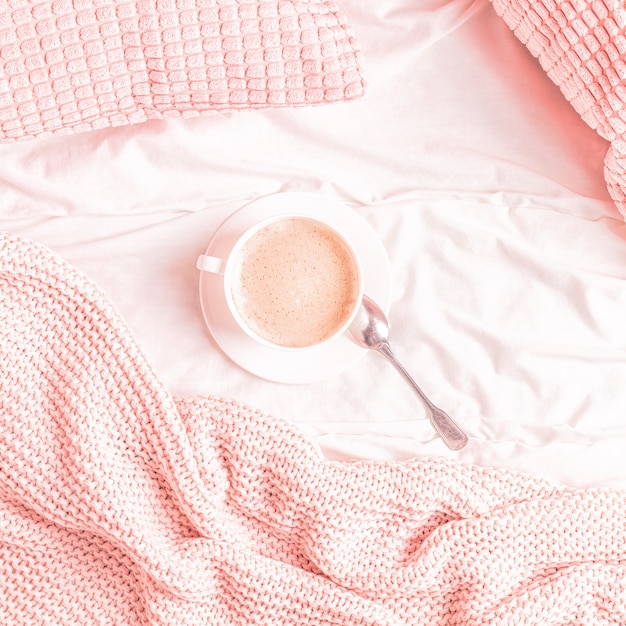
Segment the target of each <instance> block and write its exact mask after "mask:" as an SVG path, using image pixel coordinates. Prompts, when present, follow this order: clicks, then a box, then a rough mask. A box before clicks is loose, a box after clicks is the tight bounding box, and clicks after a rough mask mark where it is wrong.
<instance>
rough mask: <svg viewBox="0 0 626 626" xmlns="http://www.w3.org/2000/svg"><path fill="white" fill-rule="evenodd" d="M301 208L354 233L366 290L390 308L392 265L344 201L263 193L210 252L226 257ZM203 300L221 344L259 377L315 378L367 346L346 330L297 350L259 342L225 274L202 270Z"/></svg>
mask: <svg viewBox="0 0 626 626" xmlns="http://www.w3.org/2000/svg"><path fill="white" fill-rule="evenodd" d="M294 209H297V211H298V213H300V212H302V213H304V214H306V215H310V216H312V217H318V218H319V219H321V220H322V221H325V222H326V223H328V224H329V225H330V226H335V227H336V228H339V227H342V226H343V228H348V229H349V230H350V231H351V232H352V233H353V235H354V242H355V245H356V247H357V252H358V253H359V255H360V257H361V264H362V266H363V274H364V282H365V293H366V294H367V295H368V296H370V297H371V298H372V299H374V300H375V301H376V302H377V303H378V304H379V306H380V307H381V308H382V309H383V310H384V311H385V313H388V312H389V307H390V305H391V268H390V266H389V259H388V258H387V254H386V252H385V249H384V247H383V245H382V243H381V241H380V239H379V238H378V235H377V234H376V232H375V231H374V230H373V229H372V227H371V226H370V225H369V224H368V223H367V222H366V221H364V220H363V219H362V218H361V217H360V216H359V215H357V214H356V213H354V212H353V211H351V210H350V209H348V208H347V207H346V206H345V205H344V204H342V203H341V202H339V201H337V200H334V199H332V198H328V197H326V196H323V195H318V194H314V193H301V192H288V193H279V194H274V195H270V196H265V197H263V198H260V199H259V200H255V201H253V202H251V203H250V204H247V205H246V206H244V207H242V208H241V209H239V210H238V211H236V212H235V213H233V214H232V215H231V216H230V217H229V218H228V219H226V221H224V222H223V223H222V225H221V226H220V227H219V228H218V230H217V231H216V233H215V234H214V236H213V238H212V239H211V241H210V243H209V246H208V248H207V251H206V254H207V255H211V256H217V257H221V258H225V257H226V256H227V255H228V253H229V251H230V250H231V248H232V247H233V245H234V243H235V241H236V240H237V239H238V238H239V236H240V235H242V234H243V233H244V232H245V231H246V230H247V229H248V228H250V227H251V226H253V225H254V224H256V223H257V222H259V221H261V220H263V219H266V218H268V217H272V216H274V215H284V214H288V213H292V212H293V211H294ZM200 303H201V306H202V313H203V315H204V320H205V322H206V325H207V326H208V328H209V331H210V332H211V334H212V335H213V338H214V339H215V341H216V343H217V344H218V346H219V347H220V348H221V349H222V350H223V351H224V353H225V354H226V355H227V356H228V357H230V358H231V359H232V360H233V361H234V362H235V363H237V364H238V365H239V366H240V367H242V368H243V369H245V370H247V371H248V372H250V373H251V374H254V375H255V376H259V377H260V378H264V379H266V380H271V381H274V382H281V383H294V384H298V383H311V382H315V381H318V380H322V379H324V378H329V377H331V376H335V375H337V374H339V373H340V372H342V371H344V370H346V369H347V368H349V367H350V366H351V365H353V364H354V363H356V362H357V361H358V360H359V359H360V358H362V357H363V356H364V355H365V354H367V352H368V350H366V349H364V348H361V347H359V346H357V345H356V344H355V343H354V341H353V340H352V339H350V337H349V336H348V335H347V334H344V335H341V336H339V337H337V338H336V339H334V340H333V341H330V342H327V343H325V344H322V345H320V346H315V347H313V348H306V349H303V350H297V351H287V350H281V349H279V348H271V347H267V346H264V345H261V344H259V343H257V342H256V341H254V340H253V339H251V338H250V337H248V335H246V334H245V333H244V332H243V331H242V330H241V329H240V328H239V326H237V324H236V322H235V320H234V319H233V317H232V315H231V314H230V311H229V310H228V305H227V304H226V298H225V296H224V289H223V277H222V276H220V275H218V274H211V273H209V272H200Z"/></svg>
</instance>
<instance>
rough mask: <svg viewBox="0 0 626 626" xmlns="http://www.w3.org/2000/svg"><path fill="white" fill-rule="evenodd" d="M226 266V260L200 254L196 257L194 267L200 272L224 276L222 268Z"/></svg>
mask: <svg viewBox="0 0 626 626" xmlns="http://www.w3.org/2000/svg"><path fill="white" fill-rule="evenodd" d="M225 266H226V259H220V258H218V257H216V256H208V255H206V254H202V255H200V256H199V257H198V261H197V262H196V267H197V268H198V269H199V270H200V271H201V272H211V273H212V274H222V275H223V274H224V267H225Z"/></svg>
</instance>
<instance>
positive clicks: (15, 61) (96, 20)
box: [0, 0, 363, 141]
mask: <svg viewBox="0 0 626 626" xmlns="http://www.w3.org/2000/svg"><path fill="white" fill-rule="evenodd" d="M362 93H363V81H362V78H361V74H360V68H359V53H358V48H357V45H356V43H355V40H354V39H353V37H352V35H351V31H350V29H349V27H348V26H347V24H346V20H345V18H344V16H343V15H342V14H341V13H340V12H339V11H338V10H337V9H336V8H335V6H334V4H333V3H332V2H331V1H330V0H227V1H226V0H219V1H217V0H134V1H133V0H130V1H129V0H117V1H116V0H0V141H11V140H15V139H24V138H30V137H35V136H41V135H47V134H51V133H56V132H65V133H67V132H72V131H83V130H90V129H96V128H102V127H106V126H118V125H121V124H129V123H133V122H143V121H145V120H148V119H158V118H163V117H171V116H192V115H197V114H199V113H201V112H205V111H212V110H213V111H214V110H224V109H231V110H232V109H243V108H257V107H278V106H299V105H305V104H320V103H326V102H336V101H339V100H346V99H351V98H355V97H358V96H360V95H361V94H362Z"/></svg>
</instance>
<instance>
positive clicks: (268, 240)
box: [231, 217, 360, 348]
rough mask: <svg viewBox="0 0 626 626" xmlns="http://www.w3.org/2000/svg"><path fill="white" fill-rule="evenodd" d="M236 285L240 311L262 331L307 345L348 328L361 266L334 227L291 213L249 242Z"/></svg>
mask: <svg viewBox="0 0 626 626" xmlns="http://www.w3.org/2000/svg"><path fill="white" fill-rule="evenodd" d="M231 289H232V293H231V295H232V300H233V303H234V305H235V307H236V309H237V311H238V312H239V315H240V316H241V318H242V319H243V321H244V322H245V324H246V325H247V326H248V327H249V328H250V329H251V330H252V331H253V332H254V333H255V334H256V335H258V336H259V337H260V338H262V339H264V340H265V341H267V342H269V343H272V344H275V345H278V346H282V347H287V348H303V347H307V346H313V345H316V344H318V343H321V342H323V341H325V340H326V339H329V338H330V337H332V336H333V335H335V334H336V333H337V332H338V331H339V330H341V328H342V327H343V326H345V324H346V322H347V321H348V319H349V318H350V316H351V315H352V313H353V311H354V310H355V308H356V306H357V300H358V298H359V290H360V278H359V269H358V265H357V262H356V260H355V259H354V256H353V254H352V252H351V250H350V248H349V247H348V245H347V244H346V243H345V241H344V240H343V239H342V238H341V237H340V236H339V235H338V234H337V233H336V232H335V231H334V230H332V229H331V228H329V227H328V226H326V225H325V224H322V223H321V222H318V221H316V220H313V219H308V218H293V217H290V218H285V219H280V220H278V221H275V222H272V223H270V224H268V225H266V226H264V227H263V228H261V229H260V230H259V231H257V232H256V233H254V234H253V235H252V236H251V237H250V238H249V239H248V240H247V241H246V242H245V244H244V245H243V246H242V248H241V250H240V251H239V253H238V255H237V258H236V260H235V264H234V268H233V273H232V279H231Z"/></svg>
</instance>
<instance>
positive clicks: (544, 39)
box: [492, 0, 626, 216]
mask: <svg viewBox="0 0 626 626" xmlns="http://www.w3.org/2000/svg"><path fill="white" fill-rule="evenodd" d="M492 2H493V6H494V8H495V10H496V12H497V13H498V14H499V15H501V16H502V18H503V19H504V20H505V22H506V23H507V24H508V25H509V27H510V28H511V29H512V30H513V32H514V33H515V34H516V35H517V37H518V38H519V39H520V40H521V41H522V42H523V43H524V44H525V45H526V46H527V47H528V49H529V50H530V52H531V53H532V54H533V55H534V56H535V57H537V58H538V59H539V62H540V63H541V66H542V67H543V68H544V70H545V71H546V72H547V74H548V76H549V77H550V78H551V79H552V80H553V81H554V82H555V83H556V84H557V85H558V86H559V87H560V89H561V91H562V93H563V95H564V96H565V97H566V98H567V100H568V101H569V102H570V103H571V104H572V106H573V107H574V108H575V109H576V111H577V112H578V113H579V114H580V115H581V117H582V118H583V120H585V122H587V124H589V126H591V128H594V129H596V130H597V132H598V133H599V134H600V135H601V136H602V137H604V138H605V139H607V140H608V141H610V142H611V146H610V148H609V151H608V153H607V155H606V158H605V167H604V172H605V178H606V182H607V185H608V189H609V192H610V194H611V196H612V198H613V199H614V201H615V203H616V205H617V207H618V209H619V210H620V211H621V213H622V214H623V215H625V216H626V85H625V84H624V81H625V79H626V9H625V8H624V5H623V2H621V1H619V0H492Z"/></svg>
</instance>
